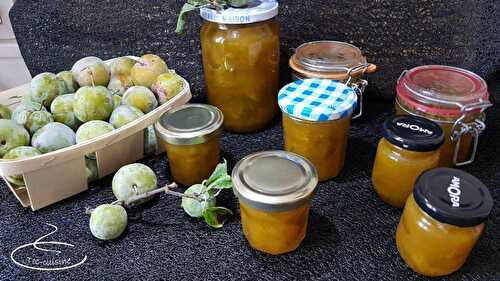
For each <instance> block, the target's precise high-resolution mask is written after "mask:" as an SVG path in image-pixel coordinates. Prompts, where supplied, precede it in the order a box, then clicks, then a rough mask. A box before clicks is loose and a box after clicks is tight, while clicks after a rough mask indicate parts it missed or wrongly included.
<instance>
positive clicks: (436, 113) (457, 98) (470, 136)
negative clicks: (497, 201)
mask: <svg viewBox="0 0 500 281" xmlns="http://www.w3.org/2000/svg"><path fill="white" fill-rule="evenodd" d="M396 91H397V97H396V114H399V115H402V114H404V115H406V114H411V115H417V116H421V117H425V118H427V119H431V120H433V121H434V122H436V123H438V124H439V125H440V126H441V127H442V128H443V130H444V132H445V143H444V145H443V148H442V150H441V156H440V166H453V165H457V166H460V165H465V164H469V163H472V162H473V161H474V158H475V154H476V148H477V144H478V140H479V135H480V134H481V133H482V132H483V130H484V129H485V128H486V126H485V123H484V121H485V118H486V116H485V110H486V108H488V107H490V106H491V105H492V104H491V103H490V102H489V100H488V98H489V94H488V89H487V84H486V82H485V81H484V80H483V79H482V78H481V77H479V76H478V75H476V74H474V73H472V72H470V71H467V70H464V69H460V68H456V67H450V66H442V65H427V66H420V67H416V68H413V69H411V70H409V71H404V72H403V73H402V75H401V77H400V79H399V80H398V84H397V87H396Z"/></svg>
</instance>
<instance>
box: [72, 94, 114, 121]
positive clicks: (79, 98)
mask: <svg viewBox="0 0 500 281" xmlns="http://www.w3.org/2000/svg"><path fill="white" fill-rule="evenodd" d="M113 103H114V102H113V95H112V94H111V93H110V92H109V91H108V89H106V88H105V87H103V86H96V87H89V86H84V87H81V88H80V89H78V91H76V94H75V101H74V104H73V110H74V113H75V116H76V118H78V120H80V121H82V122H87V121H91V120H108V118H109V116H110V115H111V112H112V111H113V106H114V104H113Z"/></svg>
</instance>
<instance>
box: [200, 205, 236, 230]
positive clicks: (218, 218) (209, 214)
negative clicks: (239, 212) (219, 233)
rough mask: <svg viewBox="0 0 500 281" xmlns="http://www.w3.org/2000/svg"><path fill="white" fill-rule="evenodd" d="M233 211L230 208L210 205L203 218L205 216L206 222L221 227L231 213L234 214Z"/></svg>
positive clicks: (214, 226)
mask: <svg viewBox="0 0 500 281" xmlns="http://www.w3.org/2000/svg"><path fill="white" fill-rule="evenodd" d="M232 214H233V212H232V211H231V210H229V209H228V208H224V207H210V208H207V209H206V210H205V212H204V213H203V218H205V222H206V223H207V224H208V225H209V226H211V227H213V228H221V227H222V226H224V223H225V222H226V220H227V217H228V216H229V215H232Z"/></svg>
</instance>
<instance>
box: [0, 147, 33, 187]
mask: <svg viewBox="0 0 500 281" xmlns="http://www.w3.org/2000/svg"><path fill="white" fill-rule="evenodd" d="M38 155H42V153H41V152H40V151H39V150H38V149H36V148H34V147H32V146H18V147H16V148H13V149H11V150H9V152H7V154H5V155H4V156H3V159H10V160H15V159H26V158H30V157H34V156H38ZM6 178H7V180H8V181H9V182H10V183H12V184H15V185H17V186H24V178H23V176H22V175H16V176H7V177H6Z"/></svg>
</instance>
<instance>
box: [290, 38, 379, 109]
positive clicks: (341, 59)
mask: <svg viewBox="0 0 500 281" xmlns="http://www.w3.org/2000/svg"><path fill="white" fill-rule="evenodd" d="M289 64H290V67H291V68H292V79H293V80H299V79H308V78H319V79H330V80H337V81H340V82H342V83H344V84H346V85H349V86H351V87H352V88H353V89H354V91H355V92H356V94H357V95H358V108H359V110H358V112H357V113H355V114H354V117H353V118H357V117H359V116H361V114H362V112H363V91H364V89H365V88H366V86H367V85H368V82H367V81H366V80H364V79H363V75H364V74H365V73H372V72H375V71H376V69H377V66H376V65H374V64H372V63H368V62H367V60H366V57H365V56H363V53H362V52H361V50H360V49H359V48H358V47H356V46H354V45H351V44H348V43H345V42H337V41H314V42H308V43H305V44H302V45H300V46H299V47H298V48H297V49H295V53H294V54H293V56H292V57H291V58H290V60H289Z"/></svg>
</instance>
